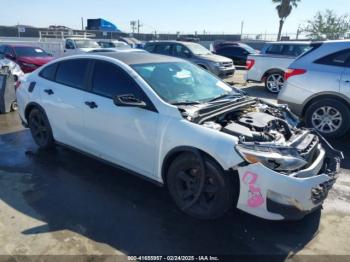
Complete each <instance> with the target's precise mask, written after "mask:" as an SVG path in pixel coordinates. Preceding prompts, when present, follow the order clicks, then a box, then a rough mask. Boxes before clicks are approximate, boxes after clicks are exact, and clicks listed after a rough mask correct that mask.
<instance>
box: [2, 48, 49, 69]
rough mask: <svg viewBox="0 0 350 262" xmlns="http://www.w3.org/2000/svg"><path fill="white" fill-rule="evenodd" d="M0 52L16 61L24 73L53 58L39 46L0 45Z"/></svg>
mask: <svg viewBox="0 0 350 262" xmlns="http://www.w3.org/2000/svg"><path fill="white" fill-rule="evenodd" d="M0 54H3V55H4V56H5V57H6V58H7V59H9V60H12V61H13V62H15V63H17V64H18V65H19V66H20V67H21V70H22V71H23V72H24V73H30V72H32V71H34V70H35V69H37V68H39V67H40V66H42V65H44V64H46V63H48V62H50V61H51V60H53V59H54V58H53V57H52V55H51V54H49V53H47V52H45V51H44V50H43V49H41V48H40V47H33V46H24V45H0Z"/></svg>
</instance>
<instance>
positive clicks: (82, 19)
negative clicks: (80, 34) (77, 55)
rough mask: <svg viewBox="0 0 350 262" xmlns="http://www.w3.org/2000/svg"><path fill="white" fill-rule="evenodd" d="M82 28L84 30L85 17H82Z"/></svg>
mask: <svg viewBox="0 0 350 262" xmlns="http://www.w3.org/2000/svg"><path fill="white" fill-rule="evenodd" d="M81 30H82V31H84V17H82V18H81Z"/></svg>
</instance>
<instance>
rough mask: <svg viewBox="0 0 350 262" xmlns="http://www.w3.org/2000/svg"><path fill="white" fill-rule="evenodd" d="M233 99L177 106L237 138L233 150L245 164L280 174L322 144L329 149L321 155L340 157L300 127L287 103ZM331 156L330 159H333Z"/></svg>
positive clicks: (308, 159)
mask: <svg viewBox="0 0 350 262" xmlns="http://www.w3.org/2000/svg"><path fill="white" fill-rule="evenodd" d="M234 102H235V103H233V104H232V102H231V104H230V103H229V102H228V101H227V102H223V103H215V104H212V105H209V106H206V107H201V108H193V107H190V108H189V107H185V108H184V107H182V108H179V109H180V111H181V112H182V115H183V116H184V117H185V118H187V119H188V120H189V121H191V122H194V123H197V124H200V125H203V126H205V127H207V128H211V129H215V130H217V131H220V132H223V133H226V134H229V135H232V136H235V137H237V138H239V144H238V145H237V148H236V149H237V151H239V152H240V154H241V155H242V156H243V157H244V158H245V159H246V160H247V161H248V162H249V163H256V162H261V163H263V164H264V165H265V166H267V167H269V168H271V169H273V170H275V171H278V172H281V173H285V174H291V173H293V172H297V171H300V170H302V169H305V168H307V167H308V166H310V165H311V164H312V162H313V161H314V160H315V159H316V158H317V157H319V156H320V154H321V153H324V149H323V148H322V146H323V147H327V149H329V150H326V151H325V154H335V155H337V156H338V158H339V159H341V157H342V155H341V153H340V152H338V151H336V150H334V149H333V148H332V147H331V146H330V145H329V144H328V142H327V141H326V140H324V139H323V138H322V137H321V136H319V135H318V134H317V133H315V132H314V131H313V130H309V129H306V128H300V127H299V120H298V117H296V116H295V115H294V114H293V113H292V112H290V110H289V109H288V107H287V106H284V105H274V104H270V103H268V102H265V101H261V100H259V99H253V98H247V97H245V98H243V99H241V100H236V101H234ZM335 155H332V157H331V159H333V160H334V156H335ZM326 157H327V156H325V159H326ZM325 162H327V161H326V160H325ZM332 165H334V163H332ZM321 168H322V169H324V168H328V167H327V164H326V165H325V166H324V167H320V169H319V170H317V172H320V171H325V170H321ZM332 169H334V168H332ZM308 175H317V174H308Z"/></svg>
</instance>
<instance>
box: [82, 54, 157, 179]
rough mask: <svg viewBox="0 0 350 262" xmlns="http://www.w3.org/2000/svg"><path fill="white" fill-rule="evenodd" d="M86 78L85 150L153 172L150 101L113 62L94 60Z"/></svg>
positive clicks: (154, 145)
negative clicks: (88, 87)
mask: <svg viewBox="0 0 350 262" xmlns="http://www.w3.org/2000/svg"><path fill="white" fill-rule="evenodd" d="M90 79H91V80H90V83H91V93H90V94H89V95H88V96H87V97H86V99H87V100H86V106H85V108H84V121H85V128H84V136H85V137H86V138H87V142H86V145H87V149H88V152H89V153H91V154H93V155H95V156H98V157H99V158H102V159H105V160H107V161H109V162H112V163H115V164H117V165H120V166H123V167H125V168H127V169H130V170H132V171H135V172H137V173H140V174H143V175H146V176H149V177H152V176H154V168H155V164H154V163H155V159H156V154H155V153H156V148H157V143H158V142H157V141H158V140H159V139H157V130H158V121H159V115H158V113H157V112H156V110H155V108H154V107H153V105H152V103H151V101H150V100H149V99H148V97H147V96H146V95H145V94H144V92H143V91H142V89H141V88H140V87H139V86H138V85H137V83H136V82H135V81H134V80H133V79H132V78H131V77H130V76H129V74H128V73H126V72H125V71H124V70H123V69H121V68H120V67H119V66H117V65H115V64H113V63H110V62H106V61H101V60H96V61H95V62H94V67H93V72H92V74H91V78H90ZM116 97H119V98H118V101H121V100H122V101H126V100H131V101H132V100H140V101H145V103H146V104H147V107H146V108H141V107H138V106H132V105H129V104H128V105H125V104H123V103H119V105H116V104H115V102H114V98H116ZM120 99H121V100H120ZM123 105H124V106H123Z"/></svg>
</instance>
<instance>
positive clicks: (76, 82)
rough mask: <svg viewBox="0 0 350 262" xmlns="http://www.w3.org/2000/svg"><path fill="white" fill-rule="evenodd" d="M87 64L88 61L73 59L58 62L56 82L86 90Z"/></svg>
mask: <svg viewBox="0 0 350 262" xmlns="http://www.w3.org/2000/svg"><path fill="white" fill-rule="evenodd" d="M89 63H90V60H89V59H74V60H67V61H63V62H60V63H59V65H58V69H57V73H56V82H58V83H60V84H64V85H67V86H71V87H75V88H79V89H86V85H85V79H86V74H87V69H88V65H89Z"/></svg>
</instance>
